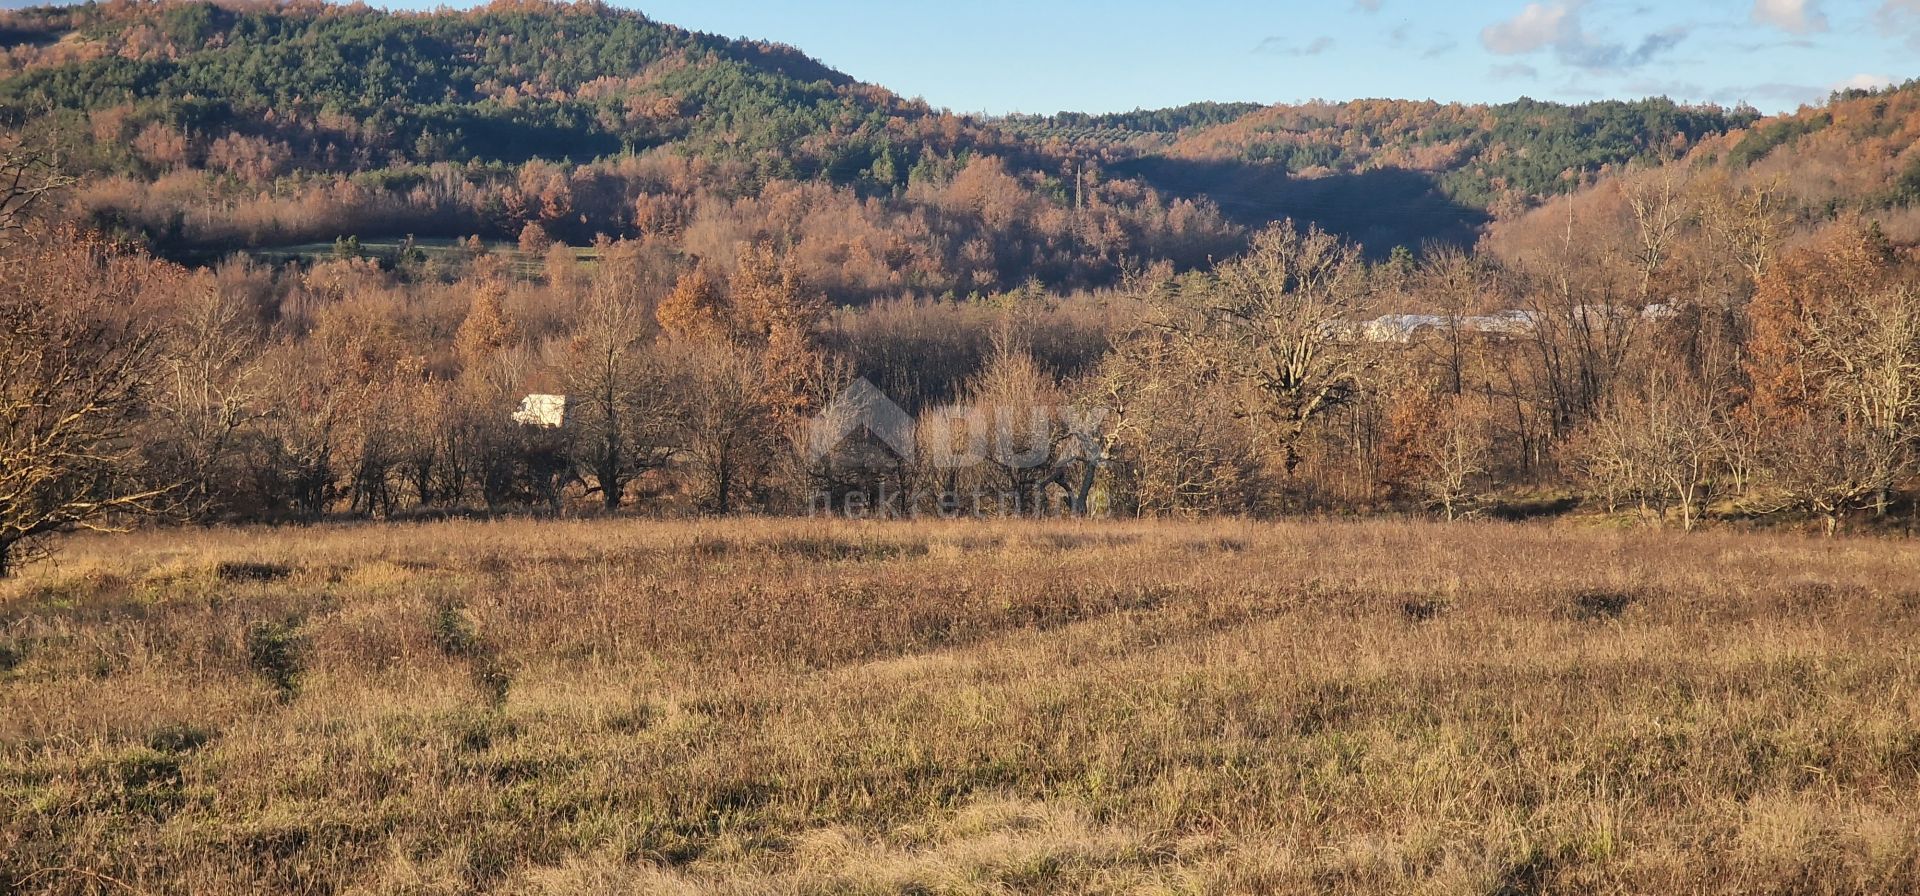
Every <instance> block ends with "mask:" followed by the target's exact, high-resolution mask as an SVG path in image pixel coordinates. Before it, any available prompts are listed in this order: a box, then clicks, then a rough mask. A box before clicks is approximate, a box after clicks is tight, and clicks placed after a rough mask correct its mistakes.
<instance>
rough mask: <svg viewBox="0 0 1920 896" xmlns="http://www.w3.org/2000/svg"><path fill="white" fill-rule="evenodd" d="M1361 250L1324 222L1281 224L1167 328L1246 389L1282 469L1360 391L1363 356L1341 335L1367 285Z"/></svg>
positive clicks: (1221, 270) (1219, 273)
mask: <svg viewBox="0 0 1920 896" xmlns="http://www.w3.org/2000/svg"><path fill="white" fill-rule="evenodd" d="M1363 275H1364V265H1363V264H1362V262H1361V260H1360V253H1359V250H1357V249H1356V248H1355V247H1353V246H1352V245H1349V244H1347V243H1345V242H1342V241H1341V240H1340V239H1339V238H1338V237H1335V236H1333V235H1332V234H1329V233H1327V232H1325V231H1323V230H1320V229H1319V228H1318V227H1310V228H1308V229H1307V230H1305V231H1302V230H1300V229H1299V228H1298V227H1296V226H1295V225H1294V223H1293V222H1292V221H1283V222H1281V223H1280V224H1277V225H1274V226H1272V227H1269V228H1267V229H1266V230H1263V231H1261V232H1260V233H1259V234H1257V235H1256V236H1255V237H1254V239H1253V247H1252V248H1251V249H1250V250H1249V251H1248V252H1247V254H1246V255H1245V256H1243V257H1241V258H1239V259H1236V260H1234V261H1232V262H1228V263H1226V264H1223V265H1221V266H1219V267H1218V268H1217V269H1216V270H1215V272H1214V286H1213V288H1212V289H1211V290H1208V291H1207V294H1206V295H1204V296H1203V297H1201V298H1200V301H1199V303H1198V305H1197V307H1196V306H1194V305H1191V304H1188V303H1185V302H1181V303H1180V306H1179V307H1176V308H1175V314H1174V315H1173V316H1172V318H1171V319H1170V321H1169V324H1168V325H1169V326H1170V327H1171V328H1172V329H1173V330H1174V331H1175V332H1176V333H1178V334H1179V335H1180V336H1182V337H1183V338H1184V339H1185V340H1186V341H1188V342H1191V343H1194V344H1195V345H1196V347H1197V348H1198V349H1199V351H1200V352H1201V354H1202V356H1203V357H1204V358H1205V359H1206V360H1207V362H1208V363H1210V364H1211V365H1213V366H1215V367H1217V368H1218V369H1219V370H1221V371H1223V372H1225V373H1226V374H1227V375H1228V376H1229V377H1231V378H1232V379H1235V380H1237V381H1239V382H1240V383H1242V384H1244V385H1246V386H1247V387H1248V388H1249V391H1250V393H1251V394H1252V395H1253V396H1254V397H1255V398H1254V402H1253V404H1254V409H1255V411H1256V413H1257V414H1258V415H1259V417H1260V418H1261V419H1263V420H1264V421H1265V422H1266V423H1267V424H1268V426H1269V427H1270V430H1269V440H1270V441H1271V442H1272V443H1275V444H1276V446H1277V452H1278V454H1279V456H1280V462H1281V466H1282V468H1283V469H1284V470H1285V471H1286V473H1287V475H1288V476H1289V477H1291V476H1292V475H1293V474H1294V472H1295V471H1296V470H1297V469H1298V467H1299V466H1300V462H1301V459H1302V453H1301V449H1302V447H1303V443H1304V441H1305V439H1306V437H1307V434H1308V429H1309V427H1310V426H1311V425H1312V424H1313V423H1314V422H1315V421H1316V420H1318V419H1319V418H1320V417H1321V415H1322V414H1324V413H1326V412H1327V411H1329V410H1331V409H1332V408H1334V407H1336V406H1338V405H1339V404H1340V403H1342V402H1344V401H1346V400H1347V399H1349V398H1350V397H1352V396H1353V394H1354V393H1355V392H1356V391H1357V390H1358V389H1359V388H1360V377H1361V375H1362V373H1363V372H1364V371H1365V370H1366V369H1367V366H1368V365H1367V361H1366V356H1365V355H1364V353H1362V352H1360V351H1357V350H1356V349H1355V348H1354V346H1352V345H1350V344H1348V343H1347V342H1346V341H1345V340H1343V339H1342V338H1341V334H1342V332H1343V330H1344V329H1345V328H1346V326H1347V325H1348V324H1349V323H1350V318H1351V316H1352V315H1353V313H1354V312H1355V311H1356V310H1358V305H1359V300H1360V296H1361V294H1362V291H1363V289H1364V276H1363Z"/></svg>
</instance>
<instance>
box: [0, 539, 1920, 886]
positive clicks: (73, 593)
mask: <svg viewBox="0 0 1920 896" xmlns="http://www.w3.org/2000/svg"><path fill="white" fill-rule="evenodd" d="M66 548H67V550H66V552H65V553H64V554H63V555H62V557H61V559H60V560H59V561H58V562H57V563H49V564H41V565H37V566H35V567H31V568H29V569H28V570H27V571H26V573H25V574H24V575H23V576H22V577H21V578H19V579H17V580H14V581H10V582H5V583H0V670H4V671H0V893H16V892H17V893H156V894H157V893H178V894H188V893H192V894H256V893H367V894H375V893H380V894H388V893H391V894H400V893H423V894H424V893H475V892H479V893H535V894H615V893H620V894H625V893H673V894H680V893H685V894H802V893H836V894H838V893H1195V894H1211V893H1289V892H1300V893H1307V892H1312V893H1468V894H1527V893H1606V892H1619V893H1758V892H1769V893H1903V892H1916V891H1920V838H1917V837H1916V834H1915V832H1916V831H1920V638H1916V635H1917V634H1920V550H1917V549H1916V548H1915V547H1914V546H1913V545H1911V544H1909V543H1905V542H1896V541H1867V540H1833V541H1827V540H1813V539H1803V538H1799V537H1793V536H1785V535H1740V534H1718V533H1708V534H1695V535H1690V536H1680V535H1672V534H1666V535H1663V534H1652V533H1644V534H1643V533H1622V532H1614V531H1599V530H1592V529H1573V528H1553V527H1545V526H1538V527H1525V526H1507V525H1493V524H1487V525H1459V526H1445V525H1437V524H1418V523H1397V522H1365V523H1309V522H1298V523H1283V524H1253V523H1206V524H1172V523H1161V524H1147V523H1141V524H1132V523H1105V524H1091V523H1071V522H1060V523H1032V522H1026V523H1012V522H1007V523H913V524H905V523H902V524H855V523H828V522H819V521H751V520H750V521H741V520H733V521H713V522H678V523H673V522H646V521H628V520H618V521H583V522H537V521H511V522H493V523H482V522H451V523H430V524H419V525H377V526H376V525H367V526H357V527H340V528H316V529H243V530H229V531H217V530H216V531H197V532H159V533H150V534H138V535H129V536H117V537H102V538H98V539H93V540H76V541H70V542H68V543H67V545H66Z"/></svg>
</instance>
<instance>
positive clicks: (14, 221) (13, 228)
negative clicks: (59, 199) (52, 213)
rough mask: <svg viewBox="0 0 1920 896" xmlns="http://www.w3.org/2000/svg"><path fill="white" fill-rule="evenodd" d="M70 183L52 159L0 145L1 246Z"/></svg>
mask: <svg viewBox="0 0 1920 896" xmlns="http://www.w3.org/2000/svg"><path fill="white" fill-rule="evenodd" d="M73 183H74V180H73V178H72V177H70V176H68V175H67V174H66V173H65V172H63V171H61V170H60V167H59V165H58V164H57V163H56V162H55V161H54V160H53V159H52V158H50V157H48V156H45V155H42V154H40V153H36V152H32V151H30V150H26V149H22V148H19V147H17V146H16V147H8V146H5V145H0V244H5V243H7V242H9V241H10V240H11V238H12V236H13V234H14V233H16V232H18V231H19V230H20V229H21V228H23V227H25V226H26V223H27V219H28V217H29V216H31V215H32V214H33V213H34V211H35V208H36V207H37V206H40V205H42V204H44V203H45V202H47V201H48V200H49V199H50V198H51V197H52V196H54V195H55V194H57V193H59V192H60V191H62V190H64V189H66V188H67V187H70V186H72V185H73Z"/></svg>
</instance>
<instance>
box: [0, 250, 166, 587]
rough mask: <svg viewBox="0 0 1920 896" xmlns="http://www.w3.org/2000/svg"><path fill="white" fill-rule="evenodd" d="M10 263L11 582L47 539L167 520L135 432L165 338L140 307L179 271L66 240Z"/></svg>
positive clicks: (2, 428) (0, 428)
mask: <svg viewBox="0 0 1920 896" xmlns="http://www.w3.org/2000/svg"><path fill="white" fill-rule="evenodd" d="M59 236H60V238H59V239H54V240H48V241H45V242H44V243H43V244H39V245H36V246H34V247H32V248H30V249H28V250H26V251H24V252H21V253H19V254H16V255H11V256H7V257H5V258H4V259H0V358H3V359H5V363H4V364H0V576H4V575H6V574H7V573H8V572H10V571H11V570H12V569H13V566H14V563H15V562H16V560H17V558H18V557H19V555H20V553H21V551H22V550H23V549H26V550H32V549H33V548H34V547H36V546H37V545H38V544H39V543H40V542H39V539H41V538H42V537H43V536H48V535H52V534H54V533H58V532H65V531H70V530H74V529H96V530H106V529H113V528H116V527H117V526H118V525H119V524H120V522H121V521H122V520H124V519H125V518H127V516H129V515H134V514H149V513H154V512H157V511H160V510H162V509H164V505H165V502H166V499H167V498H168V495H169V494H170V492H171V491H172V489H170V488H168V487H167V486H166V485H164V484H155V483H153V482H152V481H150V480H148V479H146V478H144V477H143V476H141V475H140V472H141V471H140V470H139V468H138V466H139V465H138V457H139V443H138V441H137V439H136V438H135V428H136V427H137V426H138V425H139V424H140V422H141V421H142V420H143V419H144V418H145V417H146V415H147V413H148V410H149V405H148V402H149V399H150V398H151V393H152V391H153V389H152V387H153V381H154V377H155V375H156V363H157V360H158V357H159V353H160V345H161V340H160V334H159V333H158V331H157V330H156V329H155V328H153V327H152V326H151V325H150V324H149V323H148V320H147V317H146V315H144V314H143V313H141V309H139V308H137V307H136V302H137V297H138V296H140V295H141V294H142V292H143V291H145V290H151V289H155V288H156V287H158V286H160V285H161V284H160V283H159V282H158V281H161V280H164V279H167V278H169V277H176V276H178V271H177V269H173V268H171V267H168V266H163V265H158V264H151V263H148V262H146V261H145V260H144V259H136V258H130V257H126V256H122V255H118V254H115V253H113V252H110V251H108V250H107V249H106V248H105V247H103V246H101V245H100V244H98V243H96V242H94V241H91V240H87V239H83V238H81V237H79V236H78V235H76V234H71V233H67V234H61V235H59Z"/></svg>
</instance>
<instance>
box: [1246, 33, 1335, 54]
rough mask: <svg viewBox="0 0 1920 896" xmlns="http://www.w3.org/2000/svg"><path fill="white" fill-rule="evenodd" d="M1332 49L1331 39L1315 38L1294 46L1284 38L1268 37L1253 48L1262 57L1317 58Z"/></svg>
mask: <svg viewBox="0 0 1920 896" xmlns="http://www.w3.org/2000/svg"><path fill="white" fill-rule="evenodd" d="M1331 49H1333V38H1331V37H1316V38H1314V39H1313V40H1311V41H1309V42H1307V43H1306V44H1295V43H1293V42H1292V41H1290V40H1288V39H1287V38H1284V37H1269V38H1267V39H1266V40H1263V41H1261V42H1260V45H1259V46H1257V47H1254V48H1253V51H1254V52H1255V53H1259V54H1261V55H1263V56H1318V55H1320V54H1322V53H1325V52H1326V51H1328V50H1331Z"/></svg>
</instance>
